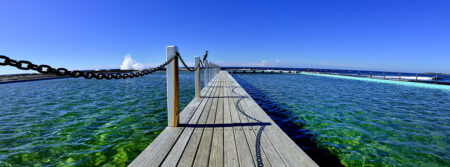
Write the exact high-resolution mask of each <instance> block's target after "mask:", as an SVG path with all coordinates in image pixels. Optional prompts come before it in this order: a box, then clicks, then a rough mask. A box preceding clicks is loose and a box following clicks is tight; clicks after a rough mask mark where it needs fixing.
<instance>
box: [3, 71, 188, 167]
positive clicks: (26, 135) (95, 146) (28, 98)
mask: <svg viewBox="0 0 450 167" xmlns="http://www.w3.org/2000/svg"><path fill="white" fill-rule="evenodd" d="M165 82H166V77H165V73H164V72H157V73H155V74H151V75H147V76H145V77H141V78H134V79H128V80H111V81H98V80H95V79H93V80H85V79H56V80H45V81H34V82H22V83H13V84H1V85H0V99H1V101H0V106H1V107H0V166H72V165H74V166H94V165H96V166H97V165H105V166H126V165H127V164H128V163H130V162H131V161H132V160H133V159H134V158H135V157H136V156H137V155H138V154H139V153H140V152H141V151H142V150H144V149H145V147H147V146H148V144H149V143H150V142H151V141H152V140H153V139H154V138H155V137H156V136H157V135H158V134H159V133H161V131H162V130H163V129H164V128H165V127H166V126H167V116H166V83H165ZM193 82H194V80H193V73H189V72H180V105H181V108H183V107H184V106H185V105H187V104H188V103H189V102H190V101H191V100H192V98H193V97H194V83H193Z"/></svg>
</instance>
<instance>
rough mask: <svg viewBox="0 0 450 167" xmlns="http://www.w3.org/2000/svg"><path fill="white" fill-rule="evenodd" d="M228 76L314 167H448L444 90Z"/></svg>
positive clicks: (449, 96)
mask: <svg viewBox="0 0 450 167" xmlns="http://www.w3.org/2000/svg"><path fill="white" fill-rule="evenodd" d="M233 77H235V78H236V80H237V81H238V82H239V83H240V84H241V85H242V86H243V87H244V89H246V90H247V92H248V93H249V94H250V95H251V96H252V97H253V98H254V99H255V101H256V102H257V103H258V104H259V105H260V106H262V108H263V109H264V110H266V112H267V113H268V114H269V115H270V116H271V118H272V119H274V121H275V122H276V123H277V124H279V125H280V127H282V129H283V130H284V131H285V132H287V133H288V135H289V136H290V137H291V138H292V139H293V140H294V141H296V143H297V144H298V145H299V146H300V147H301V148H302V149H303V150H305V152H306V153H307V154H308V155H309V156H311V157H312V158H313V160H315V161H316V162H317V163H319V165H320V164H322V165H323V166H326V165H333V166H334V165H341V164H342V165H344V166H427V167H428V166H450V144H449V143H450V138H449V137H448V136H450V124H449V123H450V103H449V102H450V91H448V90H442V89H432V88H421V87H413V86H403V85H396V84H385V83H377V82H367V81H358V80H349V79H341V78H331V77H322V76H311V75H288V74H252V75H250V74H233ZM335 161H337V162H335Z"/></svg>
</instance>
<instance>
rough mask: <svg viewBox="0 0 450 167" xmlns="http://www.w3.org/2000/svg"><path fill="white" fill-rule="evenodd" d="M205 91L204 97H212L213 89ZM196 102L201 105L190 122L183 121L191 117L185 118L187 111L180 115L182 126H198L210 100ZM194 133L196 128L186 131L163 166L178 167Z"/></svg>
mask: <svg viewBox="0 0 450 167" xmlns="http://www.w3.org/2000/svg"><path fill="white" fill-rule="evenodd" d="M203 90H205V91H203ZM203 90H202V93H201V95H202V96H210V95H211V94H212V93H213V89H210V88H208V87H205V88H204V89H203ZM194 100H197V101H200V102H201V103H199V106H198V108H197V109H196V110H195V113H194V114H192V115H193V116H192V117H191V119H190V120H189V121H187V120H183V119H188V118H189V117H184V116H183V114H184V112H185V111H183V112H181V115H180V118H181V120H180V121H181V123H182V124H181V125H183V124H186V123H188V124H197V122H198V119H199V118H200V116H201V115H202V113H203V110H204V109H205V106H206V103H207V101H208V99H206V98H196V99H194ZM186 115H187V114H186ZM193 132H194V128H192V127H188V128H185V129H184V131H183V132H182V133H181V136H180V138H179V139H178V141H177V143H176V144H175V145H174V146H173V148H172V150H171V151H170V153H169V154H168V155H167V157H166V159H165V160H164V162H163V164H162V165H161V166H176V165H177V163H178V161H179V160H180V158H181V155H182V153H183V151H184V149H185V148H186V145H187V143H188V141H189V139H190V138H191V135H192V133H193Z"/></svg>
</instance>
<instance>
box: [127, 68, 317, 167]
mask: <svg viewBox="0 0 450 167" xmlns="http://www.w3.org/2000/svg"><path fill="white" fill-rule="evenodd" d="M129 166H196V167H197V166H244V167H250V166H277V167H278V166H317V164H316V163H315V162H314V161H313V160H312V159H311V158H310V157H308V155H306V154H305V152H303V150H301V149H300V148H299V147H298V146H297V145H296V144H295V143H294V142H293V141H292V140H291V139H290V138H289V137H288V136H287V135H286V134H285V133H284V132H283V131H282V130H281V129H280V128H279V127H278V126H277V125H276V124H275V123H274V122H273V121H272V119H270V117H269V116H268V115H267V114H266V113H265V112H264V111H263V110H262V109H261V107H260V106H259V105H258V104H256V102H255V101H254V100H253V99H252V98H251V97H250V96H249V95H248V94H247V92H246V91H245V90H244V89H243V88H242V87H241V86H240V85H239V84H238V83H237V82H236V81H235V80H234V78H233V77H232V76H231V75H230V74H228V72H226V71H221V72H220V73H219V74H218V75H216V77H215V78H214V79H213V80H212V81H211V82H210V83H209V85H208V86H207V87H205V88H203V90H202V92H201V98H195V99H193V100H192V101H191V102H190V103H189V104H188V105H187V106H186V107H185V109H184V110H183V111H182V112H181V113H180V127H167V128H166V129H165V130H164V131H163V132H162V133H161V134H160V135H159V136H158V137H157V138H156V139H155V140H154V141H153V142H152V143H151V144H150V145H149V146H148V147H147V148H146V149H145V150H144V151H143V152H142V153H141V154H140V155H139V156H138V157H137V158H136V159H135V160H134V161H133V162H132V163H131V164H130V165H129Z"/></svg>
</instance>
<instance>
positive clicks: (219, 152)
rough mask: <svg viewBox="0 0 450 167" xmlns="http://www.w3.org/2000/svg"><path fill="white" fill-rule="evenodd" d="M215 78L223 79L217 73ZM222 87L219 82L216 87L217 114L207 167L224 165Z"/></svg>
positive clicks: (222, 83)
mask: <svg viewBox="0 0 450 167" xmlns="http://www.w3.org/2000/svg"><path fill="white" fill-rule="evenodd" d="M217 76H219V77H220V79H221V81H222V80H223V78H224V75H222V74H221V73H219V74H218V75H217ZM224 86H225V82H221V86H220V87H218V89H219V96H218V97H216V98H217V100H218V104H217V113H216V119H215V121H214V125H217V127H214V132H213V139H212V145H211V154H210V157H209V166H216V167H221V166H223V165H224V162H223V151H224V147H223V133H224V132H223V127H221V126H223V116H224V115H223V108H224Z"/></svg>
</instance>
